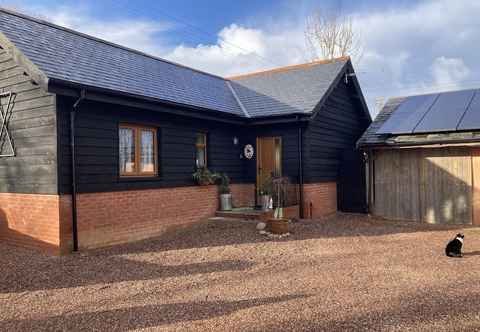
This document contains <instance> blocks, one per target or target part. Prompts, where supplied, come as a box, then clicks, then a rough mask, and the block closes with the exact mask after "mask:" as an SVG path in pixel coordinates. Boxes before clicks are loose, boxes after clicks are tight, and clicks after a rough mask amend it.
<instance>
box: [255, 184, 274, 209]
mask: <svg viewBox="0 0 480 332" xmlns="http://www.w3.org/2000/svg"><path fill="white" fill-rule="evenodd" d="M258 200H259V203H260V206H261V208H262V210H263V211H268V210H270V209H271V208H272V204H271V203H272V178H271V177H270V176H269V177H266V178H264V179H263V181H262V182H261V183H260V187H259V188H258Z"/></svg>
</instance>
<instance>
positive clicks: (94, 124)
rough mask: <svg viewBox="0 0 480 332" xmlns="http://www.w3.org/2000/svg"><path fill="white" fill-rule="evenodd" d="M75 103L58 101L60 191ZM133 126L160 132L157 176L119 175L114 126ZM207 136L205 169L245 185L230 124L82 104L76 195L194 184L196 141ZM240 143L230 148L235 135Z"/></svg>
mask: <svg viewBox="0 0 480 332" xmlns="http://www.w3.org/2000/svg"><path fill="white" fill-rule="evenodd" d="M73 102H74V99H73V98H67V97H60V96H59V97H58V118H59V134H60V138H59V139H60V152H59V153H60V154H59V159H60V161H61V162H60V165H61V166H60V171H59V176H60V179H59V183H60V192H61V193H68V192H69V191H70V146H69V111H70V109H71V107H72V105H73ZM120 123H134V124H138V125H145V126H152V127H155V128H157V129H158V133H157V135H158V137H157V139H158V161H159V175H158V176H156V177H151V178H144V179H142V178H136V179H135V178H134V179H130V178H128V179H126V178H121V177H120V176H119V171H118V169H119V167H118V159H119V158H118V153H119V152H118V126H119V124H120ZM199 131H202V132H207V154H208V167H209V169H210V170H212V171H220V172H225V173H227V174H228V175H229V176H230V177H231V178H232V182H233V183H243V182H244V181H245V177H244V174H245V167H246V166H245V163H244V162H243V161H242V160H241V159H240V154H241V150H242V146H243V145H244V144H246V143H245V141H244V140H243V137H244V136H243V132H244V129H243V128H242V127H240V126H236V125H232V124H222V123H217V122H212V121H206V120H199V119H192V118H187V117H179V116H174V115H169V114H165V113H161V112H151V111H145V110H140V109H133V108H130V107H124V106H120V105H114V104H106V103H98V102H90V101H85V102H84V103H82V104H81V106H80V108H79V110H78V113H77V119H76V135H77V136H76V137H77V139H76V144H77V160H78V165H77V171H78V190H79V192H101V191H116V190H128V189H149V188H161V187H177V186H188V185H194V182H193V179H192V173H193V172H194V171H195V139H196V134H197V132H199ZM235 136H236V137H238V138H239V139H240V143H239V144H238V145H234V144H233V137H235Z"/></svg>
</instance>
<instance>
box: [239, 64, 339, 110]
mask: <svg viewBox="0 0 480 332" xmlns="http://www.w3.org/2000/svg"><path fill="white" fill-rule="evenodd" d="M346 62H347V60H346V59H345V60H339V61H334V62H330V63H322V62H319V63H311V64H307V65H300V66H292V67H291V68H290V69H289V68H287V70H273V71H266V72H263V73H258V74H253V75H244V76H239V77H237V78H232V87H233V89H235V91H236V94H237V96H238V98H239V99H240V101H241V103H242V104H243V106H244V107H245V108H246V110H247V112H248V114H249V115H250V116H251V117H259V116H269V115H284V114H292V113H310V112H312V111H313V110H314V108H315V106H316V105H317V104H318V103H319V102H320V100H321V99H322V97H323V96H324V95H325V94H326V92H327V91H328V89H329V88H330V86H331V85H332V83H333V81H334V80H335V78H336V77H337V76H338V75H339V73H340V71H341V70H342V69H343V67H344V66H345V64H346Z"/></svg>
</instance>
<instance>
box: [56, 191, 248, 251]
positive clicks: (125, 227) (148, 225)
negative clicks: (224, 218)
mask: <svg viewBox="0 0 480 332" xmlns="http://www.w3.org/2000/svg"><path fill="white" fill-rule="evenodd" d="M231 189H232V196H233V197H234V203H235V205H236V206H246V205H250V204H253V201H254V185H251V184H249V185H248V184H246V185H245V184H232V185H231ZM65 197H67V196H65ZM217 208H218V193H217V187H216V186H205V187H202V186H193V187H178V188H162V189H149V190H129V191H120V192H107V193H92V194H79V195H78V196H77V219H78V242H79V246H80V248H95V247H102V246H107V245H113V244H118V243H125V242H132V241H138V240H142V239H145V238H149V237H154V236H159V235H161V234H163V233H164V232H167V231H170V230H175V229H178V228H179V227H182V226H186V225H188V224H189V223H193V222H199V221H202V220H204V219H206V218H208V217H211V216H214V215H215V212H216V211H217ZM69 209H70V200H69V197H67V199H65V201H64V204H63V208H62V209H61V211H62V210H65V211H67V213H65V214H63V215H64V219H63V220H62V225H63V227H61V229H62V236H63V241H62V243H65V244H68V245H71V234H70V233H71V227H70V224H71V221H70V214H69V213H68V211H69ZM63 230H65V231H63Z"/></svg>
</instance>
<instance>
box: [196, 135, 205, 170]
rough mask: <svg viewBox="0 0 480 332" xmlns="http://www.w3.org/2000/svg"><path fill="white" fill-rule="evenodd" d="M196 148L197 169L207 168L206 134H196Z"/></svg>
mask: <svg viewBox="0 0 480 332" xmlns="http://www.w3.org/2000/svg"><path fill="white" fill-rule="evenodd" d="M196 148H197V149H196V150H197V152H196V165H197V168H201V167H207V134H205V133H197V143H196Z"/></svg>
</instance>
